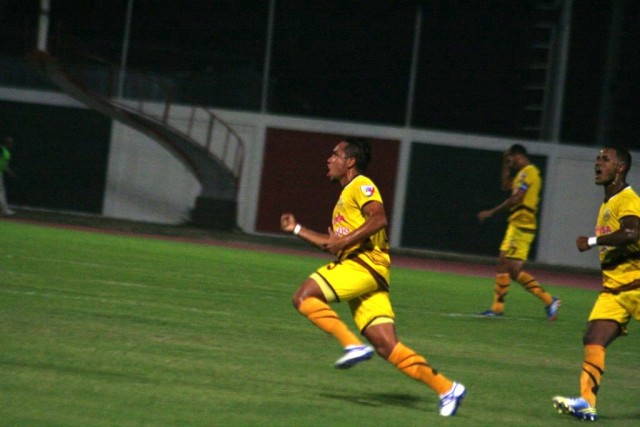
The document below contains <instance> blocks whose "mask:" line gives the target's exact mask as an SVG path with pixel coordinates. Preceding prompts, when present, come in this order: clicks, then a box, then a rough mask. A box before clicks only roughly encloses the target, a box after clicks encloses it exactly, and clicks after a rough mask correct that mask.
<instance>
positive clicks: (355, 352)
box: [335, 345, 373, 369]
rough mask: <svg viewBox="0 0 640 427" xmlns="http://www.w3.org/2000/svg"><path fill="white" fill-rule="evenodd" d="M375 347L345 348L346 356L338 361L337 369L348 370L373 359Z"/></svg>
mask: <svg viewBox="0 0 640 427" xmlns="http://www.w3.org/2000/svg"><path fill="white" fill-rule="evenodd" d="M371 356H373V347H370V346H368V345H348V346H346V347H345V348H344V356H342V357H341V358H340V359H338V360H336V363H335V367H336V368H337V369H348V368H351V367H352V366H355V365H357V364H358V363H360V362H364V361H365V360H369V359H371Z"/></svg>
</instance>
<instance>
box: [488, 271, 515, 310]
mask: <svg viewBox="0 0 640 427" xmlns="http://www.w3.org/2000/svg"><path fill="white" fill-rule="evenodd" d="M510 284H511V278H509V273H498V274H496V286H495V288H494V290H493V304H492V305H491V311H493V312H494V313H502V312H503V311H504V299H505V298H506V296H507V293H508V292H509V285H510Z"/></svg>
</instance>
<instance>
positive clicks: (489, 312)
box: [480, 310, 504, 317]
mask: <svg viewBox="0 0 640 427" xmlns="http://www.w3.org/2000/svg"><path fill="white" fill-rule="evenodd" d="M503 314H504V313H498V312H497V311H493V310H485V311H483V312H482V313H480V316H484V317H502V316H503Z"/></svg>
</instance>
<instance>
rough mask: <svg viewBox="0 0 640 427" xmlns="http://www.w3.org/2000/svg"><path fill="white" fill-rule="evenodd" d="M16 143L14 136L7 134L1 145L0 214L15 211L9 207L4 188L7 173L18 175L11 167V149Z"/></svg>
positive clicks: (8, 213)
mask: <svg viewBox="0 0 640 427" xmlns="http://www.w3.org/2000/svg"><path fill="white" fill-rule="evenodd" d="M14 144H15V142H14V140H13V138H12V137H10V136H5V137H4V138H3V139H2V143H1V145H0V214H2V215H13V214H14V213H15V212H14V211H12V210H11V209H10V208H9V204H8V203H7V192H6V191H5V188H4V174H5V173H7V174H8V175H9V176H11V177H14V178H15V177H16V174H15V173H14V172H13V170H12V169H11V168H10V167H9V161H10V160H11V150H12V149H13V146H14Z"/></svg>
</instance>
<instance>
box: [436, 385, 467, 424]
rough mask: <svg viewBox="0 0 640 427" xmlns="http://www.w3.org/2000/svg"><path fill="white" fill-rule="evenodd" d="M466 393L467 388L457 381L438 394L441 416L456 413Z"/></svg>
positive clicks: (449, 415)
mask: <svg viewBox="0 0 640 427" xmlns="http://www.w3.org/2000/svg"><path fill="white" fill-rule="evenodd" d="M466 395H467V389H466V388H465V387H464V386H463V385H462V384H458V383H453V386H452V387H451V390H449V391H448V392H447V393H445V394H441V395H440V404H439V410H440V415H442V416H443V417H451V416H453V415H455V414H456V411H457V410H458V406H460V404H461V403H462V399H464V397H465V396H466Z"/></svg>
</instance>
